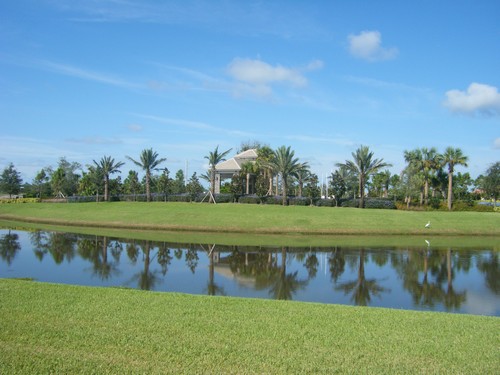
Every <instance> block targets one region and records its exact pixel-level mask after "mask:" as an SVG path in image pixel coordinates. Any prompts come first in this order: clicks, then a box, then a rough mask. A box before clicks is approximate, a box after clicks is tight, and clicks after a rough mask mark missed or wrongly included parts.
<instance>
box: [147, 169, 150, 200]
mask: <svg viewBox="0 0 500 375" xmlns="http://www.w3.org/2000/svg"><path fill="white" fill-rule="evenodd" d="M146 201H147V202H151V193H150V191H149V171H146Z"/></svg>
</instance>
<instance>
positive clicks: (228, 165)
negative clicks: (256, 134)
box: [215, 149, 257, 173]
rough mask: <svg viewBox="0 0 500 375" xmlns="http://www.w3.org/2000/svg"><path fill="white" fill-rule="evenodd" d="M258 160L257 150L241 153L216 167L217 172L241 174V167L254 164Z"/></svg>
mask: <svg viewBox="0 0 500 375" xmlns="http://www.w3.org/2000/svg"><path fill="white" fill-rule="evenodd" d="M256 159H257V150H256V149H249V150H246V151H243V152H240V153H239V154H238V155H236V156H234V157H233V158H231V159H228V160H226V161H222V162H220V163H219V164H217V165H216V166H215V170H216V171H218V172H226V173H228V172H231V173H235V172H239V171H240V170H241V166H242V165H243V164H245V163H248V162H250V163H253V162H255V160H256Z"/></svg>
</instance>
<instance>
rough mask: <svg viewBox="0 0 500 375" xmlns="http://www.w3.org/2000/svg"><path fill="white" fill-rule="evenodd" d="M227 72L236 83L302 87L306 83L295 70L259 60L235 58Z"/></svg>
mask: <svg viewBox="0 0 500 375" xmlns="http://www.w3.org/2000/svg"><path fill="white" fill-rule="evenodd" d="M227 71H228V73H229V75H230V76H231V77H233V78H235V79H237V80H238V81H242V82H246V83H250V84H254V85H267V84H270V83H273V82H288V83H291V84H292V85H294V86H304V85H305V84H306V83H307V79H306V78H305V77H304V76H302V74H300V72H299V71H297V70H296V69H290V68H285V67H283V66H281V65H277V66H272V65H270V64H268V63H265V62H263V61H261V60H251V59H240V58H236V59H234V60H233V61H232V62H231V63H230V64H229V66H228V68H227Z"/></svg>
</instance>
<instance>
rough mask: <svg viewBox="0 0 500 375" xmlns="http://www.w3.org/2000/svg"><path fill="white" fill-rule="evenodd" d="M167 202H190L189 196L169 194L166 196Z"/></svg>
mask: <svg viewBox="0 0 500 375" xmlns="http://www.w3.org/2000/svg"><path fill="white" fill-rule="evenodd" d="M167 201H168V202H191V197H190V196H189V194H171V195H168V196H167Z"/></svg>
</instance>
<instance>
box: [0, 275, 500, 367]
mask: <svg viewBox="0 0 500 375" xmlns="http://www.w3.org/2000/svg"><path fill="white" fill-rule="evenodd" d="M0 298H1V299H0V301H1V302H0V316H2V319H1V320H0V373H5V374H16V373H17V374H21V373H22V374H26V373H116V374H122V373H334V372H340V373H354V372H363V373H466V374H493V373H497V371H498V368H500V357H499V351H498V350H499V345H500V338H499V336H498V331H499V328H500V320H499V319H498V318H494V317H481V316H469V315H458V314H445V313H427V312H412V311H400V310H389V309H377V308H360V307H350V306H336V305H321V304H311V303H297V302H282V301H270V300H253V299H238V298H227V297H206V296H188V295H182V294H170V293H153V292H142V291H136V290H125V289H109V288H89V287H77V286H66V285H54V284H43V283H37V282H31V281H21V280H0Z"/></svg>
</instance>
